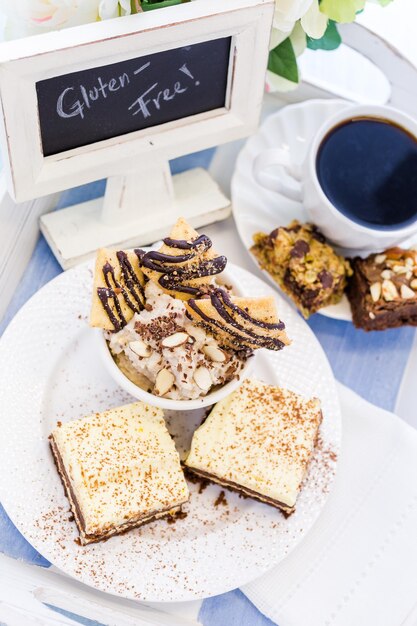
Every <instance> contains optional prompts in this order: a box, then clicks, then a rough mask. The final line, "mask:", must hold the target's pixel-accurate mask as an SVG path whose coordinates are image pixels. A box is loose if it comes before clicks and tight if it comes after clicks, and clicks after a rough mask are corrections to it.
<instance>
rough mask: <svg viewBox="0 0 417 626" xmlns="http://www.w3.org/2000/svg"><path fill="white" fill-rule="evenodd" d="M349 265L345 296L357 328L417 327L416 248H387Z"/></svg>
mask: <svg viewBox="0 0 417 626" xmlns="http://www.w3.org/2000/svg"><path fill="white" fill-rule="evenodd" d="M352 267H353V276H352V278H351V280H350V281H349V286H348V291H347V295H348V298H349V301H350V305H351V308H352V318H353V323H354V324H355V326H356V327H357V328H363V329H364V330H385V329H386V328H398V327H399V326H406V325H409V326H417V250H404V249H403V248H390V249H388V250H385V252H382V253H380V254H371V255H369V256H368V257H366V258H365V259H361V258H359V257H356V258H354V259H353V260H352Z"/></svg>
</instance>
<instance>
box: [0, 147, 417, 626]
mask: <svg viewBox="0 0 417 626" xmlns="http://www.w3.org/2000/svg"><path fill="white" fill-rule="evenodd" d="M212 154H213V152H212V151H204V152H201V153H198V154H196V155H190V156H189V157H184V158H181V159H177V160H176V161H174V162H172V170H173V172H174V173H177V172H180V171H183V170H185V169H188V168H190V167H197V166H202V167H207V166H208V164H209V162H210V158H211V156H212ZM104 186H105V182H104V181H99V182H96V183H92V184H90V185H84V186H82V187H77V188H75V189H71V190H69V191H67V192H64V193H63V194H62V195H61V199H60V204H59V207H58V208H63V207H65V206H69V205H72V204H76V203H78V202H83V201H86V200H90V199H93V198H96V197H99V196H101V195H103V193H104ZM61 271H62V270H61V268H60V266H59V265H58V263H57V261H56V260H55V258H54V256H53V255H52V253H51V251H50V250H49V247H48V246H47V244H46V242H45V240H44V239H43V237H40V238H39V242H38V244H37V246H36V249H35V251H34V253H33V256H32V259H31V261H30V263H29V266H28V268H27V270H26V272H25V274H24V276H23V278H22V280H21V282H20V284H19V286H18V288H17V290H16V292H15V294H14V297H13V299H12V301H11V303H10V305H9V307H8V310H7V312H6V315H5V317H4V318H3V320H2V321H1V323H0V334H2V333H3V331H4V329H5V328H6V326H7V324H8V323H9V321H10V320H11V319H12V318H13V316H14V315H15V314H16V312H17V311H18V310H19V309H20V308H21V307H22V306H23V305H24V303H25V302H26V301H27V300H28V299H29V298H30V297H31V296H32V295H33V294H34V293H35V292H36V291H38V289H40V288H41V287H42V286H43V285H45V284H46V283H47V282H48V281H50V280H52V279H53V278H55V276H57V275H58V274H60V273H61ZM308 324H309V326H310V328H311V329H312V330H313V331H314V333H315V334H316V336H317V338H318V340H319V341H320V343H321V345H322V346H323V349H324V351H325V353H326V355H327V357H328V359H329V361H330V364H331V366H332V368H333V371H334V374H335V376H336V378H337V379H338V380H339V381H341V382H342V383H344V384H345V385H347V386H348V387H350V388H351V389H353V390H355V391H356V392H357V393H359V395H361V396H363V397H364V398H366V399H367V400H369V401H370V402H373V403H374V404H376V405H378V406H380V407H382V408H385V409H388V410H392V409H393V408H394V406H395V401H396V398H397V393H398V390H399V386H400V383H401V378H402V374H403V371H404V368H405V366H406V363H407V360H408V357H409V353H410V349H411V346H412V342H413V338H414V329H412V328H407V327H405V328H400V329H395V330H389V331H385V332H382V333H377V332H375V333H365V332H363V331H360V330H356V329H355V328H354V327H353V325H352V324H351V323H349V322H343V321H338V320H333V319H330V318H327V317H324V316H321V315H313V316H312V317H311V319H310V320H309V321H308ZM0 552H3V553H5V554H7V555H9V556H12V557H13V558H17V559H23V560H25V561H27V562H30V563H34V564H36V565H41V566H44V567H48V566H49V563H48V561H46V560H45V559H44V558H43V557H42V556H41V555H40V554H39V553H38V552H36V550H34V549H33V548H32V546H30V544H29V543H28V542H27V541H26V540H25V539H24V538H23V537H22V535H21V534H20V533H19V531H18V530H17V529H16V528H15V526H14V525H13V523H12V522H11V521H10V519H9V518H8V517H7V515H6V513H5V511H4V509H2V508H1V505H0ZM74 619H76V620H77V621H79V622H80V623H88V624H93V622H91V621H90V620H88V621H85V620H82V619H81V618H79V619H78V618H74ZM199 619H200V620H201V622H202V623H203V624H204V625H205V626H223V625H224V626H235V625H236V626H241V625H242V624H244V625H245V626H268V624H271V623H272V622H270V621H269V620H268V619H266V618H265V617H264V616H263V615H261V613H259V611H258V610H257V609H256V608H255V607H254V606H253V605H252V604H251V603H250V602H249V600H247V598H246V597H245V596H244V595H243V594H242V593H241V592H240V591H239V590H236V591H232V592H229V593H226V594H223V595H221V596H217V597H215V598H210V599H208V600H205V601H204V602H203V605H202V608H201V611H200V617H199Z"/></svg>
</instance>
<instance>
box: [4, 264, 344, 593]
mask: <svg viewBox="0 0 417 626" xmlns="http://www.w3.org/2000/svg"><path fill="white" fill-rule="evenodd" d="M230 272H231V273H232V275H233V281H234V284H236V286H237V287H238V288H239V286H240V289H241V291H242V293H247V294H250V295H251V296H261V295H264V294H271V293H274V292H273V291H272V289H271V288H270V287H268V285H266V284H265V283H263V282H262V281H260V280H259V279H258V278H255V277H254V276H252V275H251V274H250V273H248V272H246V271H243V270H241V269H239V268H237V267H235V266H230ZM91 288H92V265H90V264H87V265H82V266H79V267H77V268H75V269H72V270H69V271H67V272H64V273H63V274H61V275H60V276H58V277H57V278H56V279H55V280H53V281H51V282H50V283H49V284H48V285H46V286H45V287H44V288H43V289H41V290H40V291H39V292H38V293H37V294H36V295H35V296H33V297H32V298H31V299H30V300H29V301H28V302H27V303H26V305H25V306H24V307H23V308H22V309H21V310H20V312H19V313H18V314H17V315H16V317H15V318H14V320H13V321H12V322H11V324H10V326H9V327H8V329H7V330H6V332H5V333H4V335H3V337H2V339H1V341H0V362H1V363H2V385H1V389H0V405H1V407H2V411H1V415H0V430H1V433H2V437H1V442H0V500H1V502H2V504H3V505H4V507H5V509H6V511H7V513H8V515H9V516H10V518H11V519H12V520H13V522H14V524H15V525H16V526H17V528H18V529H19V530H20V532H21V533H22V534H23V535H24V536H25V537H26V539H27V540H28V541H29V542H30V543H31V544H32V545H33V546H34V547H35V548H36V549H37V550H38V551H39V552H40V553H41V554H42V555H43V556H44V557H46V558H47V559H48V560H49V561H51V562H52V563H53V564H54V565H56V566H57V567H59V568H60V569H61V570H62V571H64V572H65V573H67V574H69V575H70V576H73V577H74V578H76V579H78V580H79V581H81V582H83V583H85V584H87V585H90V586H92V587H95V588H97V589H100V590H102V591H106V592H110V593H113V594H117V595H120V596H123V597H125V598H130V599H136V600H145V601H159V602H163V601H182V600H191V599H196V598H205V597H208V596H212V595H216V594H220V593H223V592H226V591H228V590H230V589H234V588H236V587H239V586H241V585H243V584H245V583H248V582H249V581H251V580H253V579H254V578H256V577H258V576H260V575H261V574H262V573H264V572H266V571H267V570H268V569H270V568H271V567H273V566H274V565H276V564H277V563H278V562H279V561H280V560H281V559H283V558H284V556H285V555H286V554H288V552H290V550H292V549H293V548H294V547H295V546H296V545H297V544H298V543H299V541H300V540H301V539H302V538H303V537H304V536H305V534H306V533H307V532H308V531H309V529H310V528H311V527H312V525H313V524H314V522H315V521H316V519H317V518H318V516H319V515H320V512H321V510H322V508H323V506H324V504H325V502H326V498H327V495H328V493H329V490H330V488H331V485H332V482H333V479H334V475H335V470H336V465H337V456H338V453H339V446H340V437H341V419H340V409H339V403H338V396H337V391H336V387H335V381H334V378H333V375H332V372H331V370H330V366H329V364H328V362H327V359H326V357H325V355H324V353H323V351H322V349H321V347H320V345H319V343H318V341H317V339H316V338H315V337H314V335H313V333H312V332H311V331H310V329H309V328H308V326H307V324H306V323H305V322H304V321H303V320H302V319H301V317H300V316H299V315H298V314H297V313H296V312H295V310H294V309H293V308H291V307H290V306H289V305H288V304H287V303H286V302H285V301H284V300H283V299H282V298H281V297H279V296H278V295H277V294H276V293H275V295H276V298H277V300H278V306H279V312H280V317H281V318H282V319H283V320H284V321H285V322H286V325H287V330H288V334H289V336H290V337H291V339H292V341H293V343H292V345H291V346H289V347H287V348H285V349H284V350H283V351H282V352H274V353H270V352H266V351H262V352H260V353H259V355H258V356H257V359H256V368H255V371H254V376H256V377H257V378H259V379H261V380H264V381H266V382H270V383H274V384H279V385H282V386H287V387H289V388H291V389H293V390H294V391H296V392H299V393H302V394H304V395H306V396H311V395H315V396H318V397H319V398H320V399H321V401H322V406H323V415H324V419H323V423H322V427H321V434H320V440H319V443H318V447H317V450H316V452H315V455H314V458H313V461H312V464H311V467H310V471H309V474H308V478H307V479H306V481H305V485H304V488H303V490H302V492H301V494H300V497H299V500H298V503H297V509H296V512H295V513H294V514H293V515H292V516H291V517H289V518H288V519H285V517H284V516H283V515H282V514H281V513H280V512H279V511H278V510H277V509H274V508H272V507H269V506H268V505H265V504H262V503H260V502H255V501H253V500H250V499H241V498H239V496H238V495H237V494H235V493H229V492H226V500H227V504H226V505H224V504H220V505H218V506H215V501H216V499H217V497H218V495H219V493H220V488H219V487H216V486H214V485H211V486H208V487H206V489H204V490H203V491H202V492H201V493H200V490H199V485H198V484H191V485H190V488H191V500H190V502H189V504H187V506H186V507H185V510H186V512H187V517H186V518H185V519H183V520H178V521H177V522H176V523H175V524H168V522H167V521H166V520H159V521H157V522H154V523H151V524H148V525H146V526H143V527H142V528H139V529H136V530H133V531H131V532H129V533H126V534H125V535H121V536H118V537H113V538H112V539H110V540H108V541H107V542H102V543H97V544H93V545H90V546H86V547H81V546H79V545H77V543H76V542H75V540H76V538H77V530H76V527H75V524H74V522H73V521H71V515H70V513H69V505H68V501H67V499H66V498H65V496H64V492H63V489H62V486H61V482H60V479H59V477H58V474H57V472H56V469H55V466H54V463H53V460H52V456H51V453H50V450H49V445H48V435H49V434H50V432H51V431H52V429H53V428H54V427H55V426H56V423H57V422H58V421H61V422H66V421H68V420H71V419H75V418H79V417H81V416H84V415H88V414H90V413H92V412H95V411H102V410H104V409H108V408H110V407H114V406H118V405H121V404H124V403H128V402H130V401H132V397H131V396H129V395H128V394H126V392H124V391H123V390H122V389H121V388H120V387H118V386H117V384H116V383H115V382H114V381H113V379H112V378H111V377H110V376H109V374H108V373H107V371H106V369H105V368H104V366H103V364H102V363H101V361H100V360H99V359H98V358H97V355H96V350H95V341H94V336H93V335H94V333H93V332H92V331H91V329H90V328H89V326H88V315H89V308H90V297H91ZM203 416H204V410H203V411H202V410H199V411H187V412H183V413H180V412H169V413H168V412H167V413H166V418H167V423H168V427H169V429H170V431H171V434H172V435H173V437H174V439H175V440H176V443H177V445H178V448H179V450H180V453H183V452H184V450H186V449H187V447H188V446H189V442H190V438H191V435H192V432H193V430H194V429H195V428H196V426H198V425H199V424H200V422H201V420H202V418H203Z"/></svg>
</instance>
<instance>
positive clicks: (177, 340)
mask: <svg viewBox="0 0 417 626" xmlns="http://www.w3.org/2000/svg"><path fill="white" fill-rule="evenodd" d="M188 338H189V335H188V334H187V333H181V332H180V333H174V334H173V335H169V337H165V339H162V341H161V343H162V345H163V346H164V348H176V347H177V346H181V345H182V344H183V343H185V342H186V341H187V339H188Z"/></svg>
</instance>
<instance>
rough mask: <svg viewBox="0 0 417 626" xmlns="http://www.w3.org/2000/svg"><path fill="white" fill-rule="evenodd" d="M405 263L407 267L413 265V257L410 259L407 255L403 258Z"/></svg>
mask: <svg viewBox="0 0 417 626" xmlns="http://www.w3.org/2000/svg"><path fill="white" fill-rule="evenodd" d="M405 264H406V265H408V267H413V265H414V259H412V258H411V257H407V258H406V260H405Z"/></svg>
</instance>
